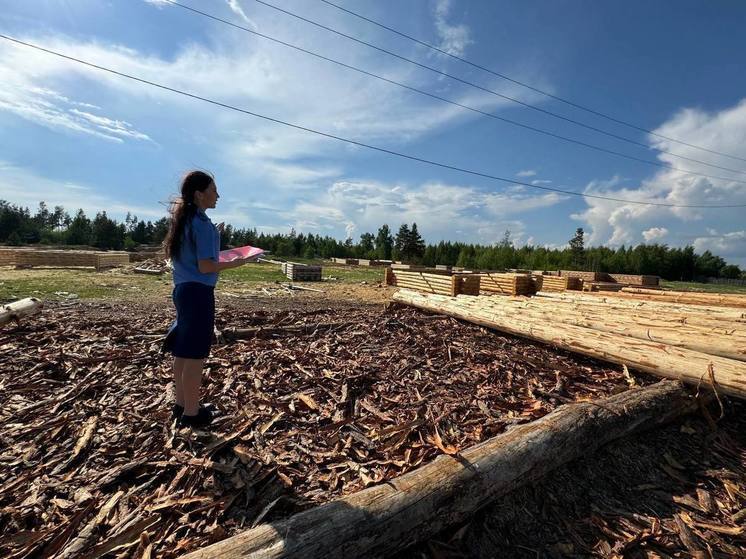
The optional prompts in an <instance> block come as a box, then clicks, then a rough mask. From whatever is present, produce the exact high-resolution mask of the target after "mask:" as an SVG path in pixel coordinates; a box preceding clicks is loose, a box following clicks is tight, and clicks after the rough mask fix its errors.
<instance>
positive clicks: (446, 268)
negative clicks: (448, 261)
mask: <svg viewBox="0 0 746 559" xmlns="http://www.w3.org/2000/svg"><path fill="white" fill-rule="evenodd" d="M435 269H436V270H443V271H444V272H450V271H451V270H452V269H453V266H446V265H445V264H436V265H435Z"/></svg>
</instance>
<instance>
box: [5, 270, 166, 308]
mask: <svg viewBox="0 0 746 559" xmlns="http://www.w3.org/2000/svg"><path fill="white" fill-rule="evenodd" d="M170 292H171V277H170V276H141V275H135V274H124V273H117V272H113V271H109V272H96V271H95V270H64V269H60V270H57V269H36V270H33V269H32V270H13V269H8V268H6V269H3V270H2V271H0V300H2V301H13V300H16V299H22V298H24V297H39V298H41V299H57V300H65V299H68V298H75V297H74V296H75V295H77V298H80V299H135V298H138V299H139V298H143V297H148V296H158V295H161V294H163V295H167V294H168V293H170Z"/></svg>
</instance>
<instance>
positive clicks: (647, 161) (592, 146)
mask: <svg viewBox="0 0 746 559" xmlns="http://www.w3.org/2000/svg"><path fill="white" fill-rule="evenodd" d="M163 1H164V2H168V3H170V4H172V5H174V6H177V7H179V8H182V9H184V10H187V11H188V12H191V13H194V14H197V15H200V16H203V17H205V18H208V19H211V20H214V21H217V22H219V23H223V24H225V25H228V26H230V27H234V28H236V29H239V30H241V31H245V32H247V33H251V34H252V35H255V36H257V37H261V38H262V39H267V40H268V41H272V42H274V43H277V44H280V45H283V46H285V47H288V48H291V49H294V50H296V51H299V52H302V53H304V54H307V55H310V56H313V57H316V58H319V59H321V60H324V61H326V62H331V63H332V64H336V65H338V66H341V67H343V68H346V69H348V70H352V71H354V72H358V73H360V74H364V75H366V76H370V77H372V78H376V79H378V80H381V81H384V82H386V83H390V84H392V85H396V86H398V87H402V88H404V89H407V90H409V91H413V92H415V93H419V94H420V95H425V96H427V97H430V98H432V99H437V100H438V101H442V102H444V103H448V104H450V105H454V106H456V107H460V108H462V109H466V110H469V111H472V112H475V113H477V114H480V115H483V116H487V117H489V118H492V119H495V120H499V121H502V122H505V123H507V124H512V125H513V126H518V127H520V128H524V129H526V130H531V131H532V132H536V133H538V134H544V135H546V136H550V137H552V138H556V139H558V140H563V141H565V142H570V143H573V144H576V145H579V146H583V147H586V148H589V149H593V150H596V151H600V152H603V153H608V154H611V155H616V156H618V157H623V158H625V159H630V160H632V161H639V162H640V163H645V164H646V165H653V166H655V167H661V168H663V169H670V170H672V171H679V172H681V173H684V174H687V175H695V176H698V177H705V178H708V179H716V180H723V181H731V182H737V183H741V184H746V180H739V179H734V178H732V177H718V176H713V175H708V174H706V173H698V172H696V171H688V170H686V169H682V168H680V167H675V166H673V165H671V164H670V163H661V162H659V161H652V160H650V159H644V158H642V157H636V156H634V155H628V154H626V153H622V152H619V151H616V150H612V149H608V148H604V147H601V146H597V145H595V144H590V143H587V142H583V141H581V140H576V139H574V138H569V137H567V136H563V135H561V134H555V133H554V132H550V131H548V130H544V129H542V128H537V127H535V126H531V125H528V124H524V123H522V122H518V121H515V120H512V119H509V118H506V117H502V116H498V115H496V114H494V113H490V112H487V111H483V110H481V109H477V108H475V107H471V106H469V105H465V104H463V103H459V102H458V101H453V100H451V99H447V98H445V97H441V96H440V95H437V94H435V93H430V92H428V91H424V90H422V89H418V88H416V87H413V86H410V85H407V84H404V83H401V82H398V81H396V80H392V79H390V78H386V77H384V76H381V75H379V74H375V73H373V72H369V71H367V70H364V69H362V68H359V67H357V66H353V65H351V64H346V63H345V62H341V61H339V60H336V59H334V58H330V57H328V56H324V55H322V54H319V53H317V52H314V51H311V50H308V49H306V48H303V47H299V46H297V45H294V44H292V43H288V42H286V41H283V40H281V39H278V38H276V37H272V36H270V35H267V34H265V33H260V32H259V31H255V30H254V29H251V28H249V27H245V26H243V25H239V24H237V23H234V22H232V21H230V20H227V19H223V18H221V17H218V16H216V15H213V14H210V13H208V12H204V11H202V10H198V9H197V8H193V7H191V6H188V5H186V4H181V3H180V2H177V1H176V0H163ZM726 170H728V171H730V170H731V169H727V168H726ZM734 172H741V171H734Z"/></svg>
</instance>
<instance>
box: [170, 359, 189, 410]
mask: <svg viewBox="0 0 746 559" xmlns="http://www.w3.org/2000/svg"><path fill="white" fill-rule="evenodd" d="M185 361H186V359H184V358H183V357H174V367H173V369H174V402H175V403H176V405H177V406H181V407H182V408H183V407H184V379H183V375H184V362H185Z"/></svg>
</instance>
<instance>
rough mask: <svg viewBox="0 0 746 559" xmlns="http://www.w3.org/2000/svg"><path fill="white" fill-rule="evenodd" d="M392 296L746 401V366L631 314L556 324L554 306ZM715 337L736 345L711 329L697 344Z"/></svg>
mask: <svg viewBox="0 0 746 559" xmlns="http://www.w3.org/2000/svg"><path fill="white" fill-rule="evenodd" d="M393 298H394V300H395V301H397V302H400V303H404V304H408V305H412V306H415V307H418V308H421V309H425V310H429V311H432V312H437V313H441V314H446V315H449V316H453V317H456V318H461V319H463V320H467V321H470V322H474V323H475V324H479V325H481V326H485V327H488V328H494V329H496V330H501V331H504V332H508V333H510V334H514V335H518V336H523V337H527V338H531V339H534V340H538V341H541V342H544V343H549V344H552V345H555V346H558V347H560V348H563V349H566V350H569V351H573V352H576V353H581V354H583V355H587V356H590V357H595V358H598V359H602V360H605V361H610V362H612V363H617V364H620V365H625V366H629V367H632V368H635V369H637V370H640V371H643V372H646V373H650V374H652V375H655V376H658V377H662V378H673V379H678V380H682V381H684V382H686V383H689V384H693V385H699V384H700V383H701V384H705V385H707V384H709V385H714V386H716V388H717V390H718V391H719V392H720V393H723V394H728V395H731V396H736V397H739V398H746V362H744V361H741V360H737V359H731V358H728V357H721V356H719V355H712V354H710V353H705V352H704V351H696V350H693V349H689V348H688V347H684V346H687V345H690V344H691V343H695V342H693V341H691V340H689V341H686V340H683V338H685V336H680V335H679V338H678V339H679V342H680V343H681V345H680V346H677V345H673V342H672V340H674V339H676V338H675V336H676V328H675V327H674V328H673V329H668V330H666V329H665V328H663V327H659V328H658V329H655V328H652V327H650V328H648V327H647V326H646V324H645V323H644V322H643V323H639V322H638V323H637V324H636V326H633V323H634V322H635V320H634V317H633V316H631V317H630V319H629V321H627V322H625V323H624V324H622V323H620V324H617V325H614V324H613V321H608V320H606V321H601V320H598V319H596V320H588V319H584V321H581V322H580V323H581V324H584V325H583V326H578V325H576V324H574V323H573V320H572V319H566V321H565V322H558V316H559V313H558V311H557V309H556V307H544V308H541V309H538V310H537V311H535V312H525V311H524V310H522V309H516V308H511V306H512V305H513V304H514V303H513V302H512V301H510V300H508V299H504V300H503V298H494V297H492V298H484V297H478V298H471V297H444V296H441V295H425V294H420V293H414V292H406V291H400V292H398V293H395V294H394V297H393ZM537 300H538V301H540V300H541V299H540V298H537ZM614 316H615V317H616V316H617V315H616V314H615V315H614ZM602 328H605V329H606V330H604V329H602ZM656 335H659V336H661V337H663V336H669V337H668V338H667V339H666V342H672V343H666V342H661V341H658V340H656V339H655V337H654V336H656ZM716 335H717V336H719V337H720V339H719V341H718V343H719V347H720V348H722V347H723V344H726V345H727V343H728V340H730V343H733V340H734V338H733V337H732V335H731V336H729V335H728V334H725V333H721V334H716V333H715V332H713V331H707V332H706V333H705V331H702V332H699V333H697V334H696V337H698V338H700V340H699V341H698V342H697V343H699V344H700V347H702V346H704V347H703V349H705V350H707V351H715V350H710V349H708V347H709V346H714V345H715V343H714V341H713V340H714V339H715V336H716ZM635 336H637V337H635ZM742 339H743V338H738V339H737V340H736V342H735V344H734V345H735V347H734V348H733V349H732V351H734V352H739V353H740V355H741V356H742V357H743V356H744V355H746V346H744V345H743V343H742V342H739V341H738V340H742ZM705 342H712V343H711V344H708V343H705Z"/></svg>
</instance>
